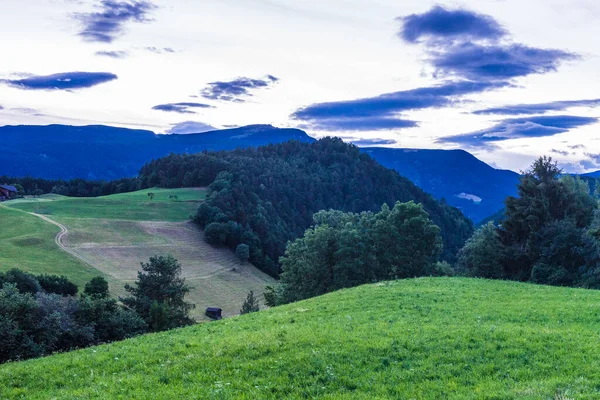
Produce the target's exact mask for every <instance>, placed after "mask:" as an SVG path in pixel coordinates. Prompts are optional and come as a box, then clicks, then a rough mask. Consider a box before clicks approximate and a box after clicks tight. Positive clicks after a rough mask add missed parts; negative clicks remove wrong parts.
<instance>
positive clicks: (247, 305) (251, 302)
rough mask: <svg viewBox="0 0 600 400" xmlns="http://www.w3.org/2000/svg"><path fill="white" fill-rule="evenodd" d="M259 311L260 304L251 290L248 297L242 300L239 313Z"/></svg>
mask: <svg viewBox="0 0 600 400" xmlns="http://www.w3.org/2000/svg"><path fill="white" fill-rule="evenodd" d="M258 311H260V306H259V304H258V299H257V298H256V297H254V292H253V291H252V290H251V291H250V292H249V293H248V297H246V300H244V303H243V304H242V309H241V310H240V314H249V313H253V312H258Z"/></svg>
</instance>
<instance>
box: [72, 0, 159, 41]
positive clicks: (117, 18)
mask: <svg viewBox="0 0 600 400" xmlns="http://www.w3.org/2000/svg"><path fill="white" fill-rule="evenodd" d="M155 8H156V6H155V5H154V4H153V3H151V2H150V1H145V0H133V1H114V0H101V1H100V6H99V11H98V12H91V13H83V14H76V15H75V18H76V19H77V20H78V21H80V22H81V23H82V25H83V29H82V30H81V32H79V36H81V37H82V38H83V39H84V40H86V41H88V42H101V43H112V42H113V41H114V40H115V39H117V38H118V37H119V36H121V35H123V34H124V33H125V25H126V24H127V23H130V22H137V23H141V22H148V21H149V20H150V19H149V17H148V14H149V13H150V12H151V11H152V10H154V9H155Z"/></svg>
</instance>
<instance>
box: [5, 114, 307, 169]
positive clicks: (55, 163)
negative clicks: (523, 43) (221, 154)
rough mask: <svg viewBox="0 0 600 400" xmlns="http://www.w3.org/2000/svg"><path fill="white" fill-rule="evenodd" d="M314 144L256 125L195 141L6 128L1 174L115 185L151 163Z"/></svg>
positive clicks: (106, 131) (109, 131) (110, 131)
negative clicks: (174, 156) (171, 156)
mask: <svg viewBox="0 0 600 400" xmlns="http://www.w3.org/2000/svg"><path fill="white" fill-rule="evenodd" d="M292 139H294V140H298V141H302V142H314V140H315V139H313V138H311V137H310V136H308V135H307V134H306V133H305V132H304V131H301V130H299V129H280V128H275V127H273V126H270V125H250V126H245V127H241V128H235V129H223V130H219V131H212V132H205V133H195V134H189V135H157V134H155V133H153V132H150V131H144V130H132V129H125V128H115V127H110V126H103V125H95V126H66V125H49V126H26V125H23V126H4V127H0V166H1V167H0V174H1V175H8V176H16V177H22V176H32V177H36V178H45V179H58V178H60V179H73V178H83V179H102V180H114V179H120V178H124V177H133V176H135V175H137V173H138V171H139V169H140V167H141V166H142V165H144V164H145V163H147V162H148V161H150V160H152V159H154V158H159V157H163V156H166V155H168V154H170V153H197V152H200V151H203V150H229V149H235V148H237V147H249V146H262V145H265V144H269V143H279V142H285V141H288V140H292Z"/></svg>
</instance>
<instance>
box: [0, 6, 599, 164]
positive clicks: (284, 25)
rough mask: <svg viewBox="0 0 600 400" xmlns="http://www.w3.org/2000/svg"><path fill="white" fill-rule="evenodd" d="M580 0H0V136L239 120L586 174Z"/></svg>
mask: <svg viewBox="0 0 600 400" xmlns="http://www.w3.org/2000/svg"><path fill="white" fill-rule="evenodd" d="M599 22H600V2H597V1H596V0H572V1H564V0H563V1H558V0H525V1H524V0H478V1H472V0H469V1H459V2H455V1H438V2H433V1H431V2H430V1H424V0H403V1H398V0H370V1H364V0H328V1H322V0H318V1H317V0H194V1H190V0H136V1H134V0H122V1H121V0H27V1H23V0H2V1H1V2H0V37H2V40H0V60H2V61H1V62H0V126H2V125H17V124H28V125H46V124H55V123H57V124H67V125H88V124H105V125H112V126H120V127H128V128H136V129H148V130H152V131H154V132H156V133H179V134H186V133H196V132H203V131H207V130H212V129H221V128H228V127H234V126H242V125H250V124H272V125H274V126H278V127H293V128H300V129H304V130H305V131H306V132H307V133H308V134H310V135H311V136H314V137H323V136H339V137H342V138H343V139H344V140H346V141H350V142H353V143H355V144H357V145H359V146H370V145H378V146H387V147H404V148H440V149H457V148H460V149H464V150H467V151H469V152H471V153H473V154H474V155H476V156H477V157H478V158H480V159H482V160H484V161H486V162H487V163H489V164H490V165H492V166H494V167H497V168H503V169H512V170H515V171H519V170H524V169H526V168H527V167H528V165H529V164H530V163H531V161H532V160H533V159H535V158H536V157H539V156H541V155H549V156H552V157H553V158H554V159H556V160H557V161H558V162H559V164H560V165H561V167H563V168H564V169H565V171H568V172H586V171H594V170H598V169H600V136H599V135H598V134H597V133H598V132H600V121H599V118H600V74H598V71H599V70H600V58H599V55H600V54H598V52H599V50H598V46H597V38H598V37H600V23H599Z"/></svg>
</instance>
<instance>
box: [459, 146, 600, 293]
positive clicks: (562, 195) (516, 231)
mask: <svg viewBox="0 0 600 400" xmlns="http://www.w3.org/2000/svg"><path fill="white" fill-rule="evenodd" d="M598 228H600V212H599V210H598V201H597V199H596V198H595V196H594V195H592V194H591V193H590V188H589V185H588V183H587V182H586V181H584V180H582V179H580V178H578V177H572V176H570V175H563V174H562V173H561V170H560V169H559V168H558V166H557V165H556V163H555V162H553V161H552V159H551V158H546V157H542V158H540V159H538V160H537V161H535V163H534V164H533V165H532V167H531V168H530V169H529V170H528V171H526V172H525V173H524V174H523V176H522V178H521V181H520V183H519V185H518V197H509V198H507V199H506V210H505V212H504V217H503V219H502V221H501V223H500V225H499V226H495V225H494V223H493V222H489V223H488V224H486V225H484V226H482V227H481V228H480V229H479V230H477V231H476V232H475V234H474V235H473V236H472V237H471V238H470V239H469V240H468V241H467V243H466V244H465V246H464V247H463V249H462V250H461V251H460V253H459V259H458V263H457V269H458V271H459V272H460V273H463V274H466V275H469V276H479V277H485V278H499V279H511V280H519V281H531V282H536V283H543V284H550V285H564V286H586V287H599V286H600V247H599V244H600V242H599V241H598V240H599V239H600V235H599V232H600V231H599V230H598Z"/></svg>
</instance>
